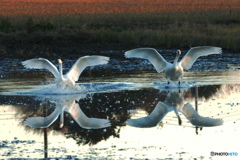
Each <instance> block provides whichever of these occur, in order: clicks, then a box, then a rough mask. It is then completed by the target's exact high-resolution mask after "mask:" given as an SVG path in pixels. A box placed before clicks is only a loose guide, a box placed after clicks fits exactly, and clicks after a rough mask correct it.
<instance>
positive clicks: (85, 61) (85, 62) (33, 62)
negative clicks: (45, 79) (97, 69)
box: [22, 56, 109, 87]
mask: <svg viewBox="0 0 240 160" xmlns="http://www.w3.org/2000/svg"><path fill="white" fill-rule="evenodd" d="M108 61H109V57H105V56H84V57H81V58H79V59H78V60H77V61H76V62H75V64H74V65H73V66H72V68H71V69H70V70H69V71H68V72H67V73H66V74H65V75H63V69H62V60H61V59H58V64H59V71H58V69H57V67H56V66H54V65H53V64H52V63H51V62H50V61H49V60H47V59H45V58H36V59H30V60H26V61H23V62H22V65H23V66H24V67H26V68H32V69H47V70H49V71H50V72H51V73H52V74H53V75H54V77H55V79H56V83H57V86H72V87H73V86H75V82H76V81H77V80H78V78H79V76H80V74H81V73H82V71H83V70H84V69H85V68H86V67H87V66H95V65H100V64H107V63H108Z"/></svg>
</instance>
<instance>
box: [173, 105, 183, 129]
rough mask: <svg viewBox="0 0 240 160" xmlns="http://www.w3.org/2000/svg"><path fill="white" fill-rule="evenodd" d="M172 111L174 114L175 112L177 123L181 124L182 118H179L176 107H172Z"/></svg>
mask: <svg viewBox="0 0 240 160" xmlns="http://www.w3.org/2000/svg"><path fill="white" fill-rule="evenodd" d="M174 112H175V114H176V116H177V118H178V124H179V125H180V126H181V125H182V120H181V118H180V116H179V114H178V111H177V108H174Z"/></svg>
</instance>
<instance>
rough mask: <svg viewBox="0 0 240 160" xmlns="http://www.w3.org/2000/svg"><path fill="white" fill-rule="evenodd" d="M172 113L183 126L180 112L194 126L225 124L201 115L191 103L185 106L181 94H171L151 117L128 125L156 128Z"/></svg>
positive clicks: (132, 120)
mask: <svg viewBox="0 0 240 160" xmlns="http://www.w3.org/2000/svg"><path fill="white" fill-rule="evenodd" d="M171 111H174V112H175V114H176V116H177V118H178V124H179V125H181V124H182V120H181V118H180V116H179V114H178V111H179V112H181V113H182V114H183V115H184V116H185V117H186V118H187V119H188V120H189V122H190V123H191V124H192V125H194V126H197V127H213V126H220V125H222V124H223V120H222V119H214V118H209V117H203V116H201V115H199V114H198V112H197V111H196V110H195V109H194V108H193V107H192V105H191V104H190V103H186V104H184V99H183V97H182V95H181V94H180V93H178V92H170V93H168V95H167V97H166V99H165V101H164V102H158V104H157V105H156V107H155V108H154V110H153V111H152V112H151V113H150V115H148V116H146V117H142V118H137V119H128V120H127V125H129V126H133V127H138V128H150V127H155V126H157V125H158V123H159V122H161V120H162V119H163V118H164V117H165V116H166V115H167V113H168V112H171Z"/></svg>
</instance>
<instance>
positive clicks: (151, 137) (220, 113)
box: [0, 60, 240, 159]
mask: <svg viewBox="0 0 240 160" xmlns="http://www.w3.org/2000/svg"><path fill="white" fill-rule="evenodd" d="M13 62H16V66H15V69H12V70H7V68H6V69H3V68H2V72H1V77H2V78H1V80H0V81H1V84H0V91H1V92H0V102H1V105H0V134H1V138H0V148H1V150H0V158H47V157H49V158H69V159H70V158H81V159H84V158H86V159H105V158H108V159H165V158H173V159H178V158H183V159H193V158H198V159H209V158H213V157H212V156H211V155H210V153H211V152H229V153H230V152H233V154H235V155H234V156H231V157H229V156H228V157H226V156H225V157H222V158H224V159H226V158H231V159H233V158H236V159H237V158H239V156H236V153H237V154H239V153H240V149H239V147H237V146H236V145H233V144H240V138H239V135H240V100H239V94H240V83H239V82H240V81H239V79H240V72H239V70H238V67H239V66H237V64H232V63H231V64H229V65H226V66H227V67H229V68H225V69H217V68H216V67H212V68H211V67H210V68H211V69H210V70H207V71H206V70H205V71H199V70H198V69H193V70H192V71H189V72H186V74H185V77H184V79H183V80H184V82H183V84H182V87H181V88H178V87H176V86H170V87H168V85H167V83H166V81H165V79H164V77H163V74H157V73H156V72H155V71H154V70H151V69H145V70H144V69H139V70H137V71H134V69H124V66H125V68H126V65H123V66H121V65H120V64H118V65H117V66H114V67H115V68H114V67H113V68H95V69H94V68H90V69H87V71H85V72H84V73H83V75H82V76H81V78H80V79H79V83H78V86H79V87H78V88H77V89H69V90H58V89H56V87H55V86H54V84H53V79H52V76H51V74H49V73H48V72H46V71H38V70H33V71H32V70H25V69H23V68H22V67H21V65H20V64H19V62H20V60H15V61H12V62H9V64H10V65H12V66H13V67H11V68H14V65H13V64H14V63H13ZM145 65H149V64H148V63H146V64H145ZM199 65H200V64H199ZM119 66H121V67H119ZM132 66H133V65H132ZM226 66H225V67H226ZM117 67H119V68H120V69H116V68H117ZM133 67H136V66H133ZM60 93H61V94H60ZM72 104H74V105H73V107H72ZM63 108H65V111H64V116H63V119H64V122H63V124H64V125H63V127H62V128H60V125H61V124H60V116H59V114H56V116H55V118H51V115H52V117H54V116H53V115H54V114H55V113H57V110H58V109H59V110H61V109H63ZM71 108H75V110H74V112H73V111H70V110H71ZM175 112H176V113H177V114H179V116H180V119H178V118H177V114H176V113H175ZM59 113H61V112H59ZM73 113H76V114H77V115H80V113H81V116H82V117H84V116H85V117H88V118H96V119H97V121H95V122H99V121H101V120H106V121H109V122H110V123H111V126H108V127H103V128H100V129H86V126H88V127H89V126H90V128H91V125H89V124H88V125H85V126H83V125H79V124H78V123H77V121H76V119H74V114H73ZM31 117H42V119H41V118H40V121H42V122H48V123H49V121H51V124H50V123H49V126H45V127H43V128H38V127H39V126H38V125H37V124H35V126H32V127H29V126H27V125H26V122H25V121H26V120H27V119H29V118H31ZM44 117H49V118H48V119H46V118H45V119H44ZM33 119H34V118H33ZM99 119H100V120H99ZM30 120H32V119H30ZM90 120H91V119H90ZM90 120H89V119H88V120H87V121H90ZM180 123H181V125H180ZM215 158H216V156H215ZM217 158H219V157H217ZM220 158H221V157H220Z"/></svg>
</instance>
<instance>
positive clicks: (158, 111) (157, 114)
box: [127, 102, 168, 128]
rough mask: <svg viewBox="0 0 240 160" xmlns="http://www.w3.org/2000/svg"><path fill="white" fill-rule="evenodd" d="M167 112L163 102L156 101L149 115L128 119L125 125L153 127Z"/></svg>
mask: <svg viewBox="0 0 240 160" xmlns="http://www.w3.org/2000/svg"><path fill="white" fill-rule="evenodd" d="M167 113H168V110H167V107H166V106H165V104H164V103H162V102H158V104H157V106H156V107H155V108H154V110H153V111H152V113H151V114H150V115H149V116H146V117H143V118H138V119H128V120H127V125H129V126H132V127H138V128H150V127H155V126H157V125H158V123H159V122H160V121H161V120H162V119H163V118H164V117H165V115H166V114H167Z"/></svg>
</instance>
